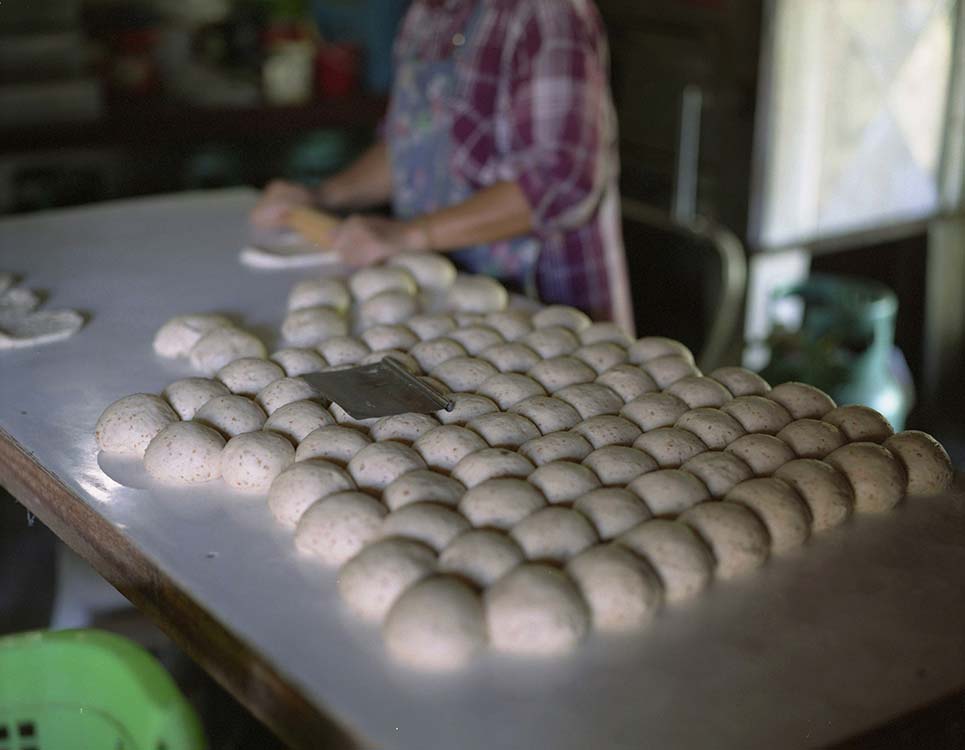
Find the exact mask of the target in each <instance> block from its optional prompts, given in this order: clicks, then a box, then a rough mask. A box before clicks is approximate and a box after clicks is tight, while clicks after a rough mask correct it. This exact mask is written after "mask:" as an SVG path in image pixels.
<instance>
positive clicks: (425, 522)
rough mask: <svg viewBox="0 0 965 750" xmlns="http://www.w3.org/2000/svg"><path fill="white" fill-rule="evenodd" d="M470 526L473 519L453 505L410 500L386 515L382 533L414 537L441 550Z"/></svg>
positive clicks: (384, 534) (407, 537)
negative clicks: (470, 520) (469, 519)
mask: <svg viewBox="0 0 965 750" xmlns="http://www.w3.org/2000/svg"><path fill="white" fill-rule="evenodd" d="M468 530H469V521H467V520H466V519H465V518H464V517H463V516H462V515H461V514H460V513H458V512H457V511H455V510H453V509H452V508H447V507H446V506H445V505H439V504H437V503H409V504H408V505H403V506H402V507H401V508H399V509H398V510H394V511H392V512H391V513H389V515H387V516H386V517H385V522H384V523H383V524H382V533H381V536H382V537H403V538H405V539H414V540H415V541H417V542H422V543H423V544H425V545H426V546H428V547H431V548H432V549H434V550H435V551H436V552H440V551H441V550H443V549H445V548H446V547H448V546H449V543H450V542H451V541H452V540H453V539H455V538H456V537H457V536H459V535H460V534H462V533H463V532H465V531H468Z"/></svg>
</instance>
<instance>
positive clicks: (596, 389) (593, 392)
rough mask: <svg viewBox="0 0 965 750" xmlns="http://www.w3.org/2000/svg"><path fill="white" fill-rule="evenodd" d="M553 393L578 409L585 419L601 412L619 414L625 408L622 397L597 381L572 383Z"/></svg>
mask: <svg viewBox="0 0 965 750" xmlns="http://www.w3.org/2000/svg"><path fill="white" fill-rule="evenodd" d="M553 395H554V396H556V398H558V399H560V400H561V401H565V402H566V403H568V404H569V405H570V406H572V407H573V408H574V409H576V410H577V411H578V412H579V413H580V417H582V418H583V419H589V418H590V417H598V416H600V415H601V414H619V413H620V410H621V409H622V408H623V399H622V398H620V397H619V396H618V395H617V394H615V393H614V392H613V391H611V390H610V389H609V388H607V387H606V386H605V385H599V384H597V383H581V384H580V385H570V386H567V387H566V388H562V389H560V390H559V391H557V392H556V393H555V394H553Z"/></svg>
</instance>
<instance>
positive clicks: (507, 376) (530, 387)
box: [478, 373, 546, 409]
mask: <svg viewBox="0 0 965 750" xmlns="http://www.w3.org/2000/svg"><path fill="white" fill-rule="evenodd" d="M478 393H479V394H480V395H481V396H486V397H487V398H491V399H492V400H493V401H495V402H496V404H497V405H498V406H499V408H500V409H509V408H510V407H511V406H514V405H516V404H518V403H519V402H520V401H524V400H526V399H528V398H531V397H532V396H545V395H546V391H544V390H543V386H541V385H540V384H539V383H537V382H536V381H535V380H533V379H532V378H531V377H529V376H527V375H520V374H519V373H498V374H496V375H493V376H492V377H491V378H488V379H487V380H486V381H485V382H484V383H483V384H482V385H481V386H479V390H478Z"/></svg>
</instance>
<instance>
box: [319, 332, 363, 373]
mask: <svg viewBox="0 0 965 750" xmlns="http://www.w3.org/2000/svg"><path fill="white" fill-rule="evenodd" d="M317 349H318V352H319V354H321V355H322V356H323V357H325V361H326V362H328V364H329V366H330V367H344V366H345V365H354V364H358V363H359V362H361V361H362V359H363V358H365V357H367V356H368V354H369V352H370V349H369V348H368V347H367V346H366V345H365V343H364V342H362V341H359V340H358V339H353V338H352V337H351V336H333V337H332V338H330V339H326V340H325V341H323V342H321V343H320V344H319V345H318V347H317Z"/></svg>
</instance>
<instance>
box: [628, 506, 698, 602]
mask: <svg viewBox="0 0 965 750" xmlns="http://www.w3.org/2000/svg"><path fill="white" fill-rule="evenodd" d="M616 541H617V543H618V544H622V545H623V546H625V547H627V548H628V549H629V550H630V551H631V552H633V553H634V554H636V555H639V556H640V557H642V558H643V559H644V560H645V561H646V562H648V563H650V566H651V567H652V568H653V570H654V571H655V572H656V573H657V576H658V577H659V578H660V583H661V584H662V585H663V591H664V599H666V600H667V601H668V602H678V601H683V600H684V599H689V598H690V597H692V596H694V595H695V594H698V593H700V592H701V591H703V590H704V589H705V588H706V587H707V584H709V583H710V580H711V578H712V576H713V574H714V557H713V555H712V554H711V552H710V550H709V549H708V548H707V545H706V544H705V543H704V542H703V541H702V540H701V539H700V537H698V536H697V535H696V534H695V533H694V531H693V529H691V528H690V527H689V526H687V525H686V524H683V523H680V522H679V521H665V520H662V519H659V518H655V519H652V520H650V521H644V522H643V523H641V524H638V525H636V526H634V527H633V528H632V529H630V530H629V531H627V532H626V533H624V534H621V535H620V536H619V537H617V540H616Z"/></svg>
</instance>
